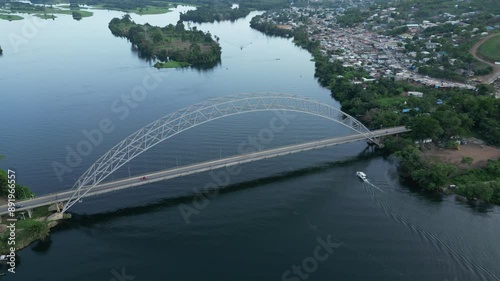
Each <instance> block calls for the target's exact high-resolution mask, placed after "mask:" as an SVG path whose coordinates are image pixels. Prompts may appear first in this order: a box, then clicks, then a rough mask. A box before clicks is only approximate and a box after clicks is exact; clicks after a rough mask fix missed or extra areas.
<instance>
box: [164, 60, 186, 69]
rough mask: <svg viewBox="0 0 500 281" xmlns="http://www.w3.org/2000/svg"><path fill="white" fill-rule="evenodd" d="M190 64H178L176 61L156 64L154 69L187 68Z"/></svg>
mask: <svg viewBox="0 0 500 281" xmlns="http://www.w3.org/2000/svg"><path fill="white" fill-rule="evenodd" d="M190 65H191V64H189V63H187V62H178V61H167V62H158V63H156V64H155V67H156V68H179V67H188V66H190Z"/></svg>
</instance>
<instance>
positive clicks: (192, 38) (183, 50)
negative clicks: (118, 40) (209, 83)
mask: <svg viewBox="0 0 500 281" xmlns="http://www.w3.org/2000/svg"><path fill="white" fill-rule="evenodd" d="M109 29H110V30H111V32H112V33H113V35H115V36H119V37H125V38H127V39H128V40H129V41H130V42H131V43H132V44H134V45H136V46H137V48H138V50H139V52H140V55H141V56H142V57H145V58H148V59H158V60H160V61H161V63H157V64H156V65H155V67H158V68H176V67H185V66H190V65H194V66H206V65H213V64H216V63H218V62H219V61H220V59H221V54H222V52H221V47H220V45H219V43H218V42H216V41H215V40H214V39H213V38H212V35H211V34H210V33H209V32H207V33H205V32H203V31H199V30H197V28H196V27H193V29H191V30H187V29H185V27H184V24H183V23H182V21H179V22H177V25H175V26H174V25H172V24H170V25H168V26H165V27H156V26H151V25H150V24H147V23H146V24H136V23H135V22H133V21H132V19H131V17H130V15H128V14H127V15H124V16H123V17H122V18H121V19H119V18H114V19H112V20H111V22H110V23H109Z"/></svg>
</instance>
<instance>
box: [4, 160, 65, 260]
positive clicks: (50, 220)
mask: <svg viewBox="0 0 500 281" xmlns="http://www.w3.org/2000/svg"><path fill="white" fill-rule="evenodd" d="M8 194H9V187H8V177H7V173H6V171H3V170H0V201H5V202H2V205H3V204H6V203H7V195H8ZM33 197H34V194H33V193H32V192H31V191H30V190H29V188H27V187H26V186H23V185H20V184H17V183H16V185H15V198H16V202H18V201H21V200H25V199H30V198H33ZM16 204H17V203H16ZM56 209H57V207H55V206H50V207H48V206H44V207H39V208H35V209H33V211H32V214H31V217H29V214H28V212H26V211H23V212H16V214H17V217H16V218H17V222H15V233H16V236H15V245H10V244H9V243H8V242H9V237H10V231H9V229H8V228H7V225H8V224H10V222H9V223H7V222H6V217H7V215H4V216H2V219H1V221H0V254H9V253H10V247H12V246H15V248H16V251H18V250H21V249H23V248H26V247H28V246H29V245H31V244H32V243H34V242H36V241H38V240H45V239H47V238H48V237H49V234H50V229H51V228H53V227H55V226H56V225H58V224H59V222H60V221H61V220H62V219H68V218H70V217H71V215H70V214H64V215H62V214H60V213H56V211H57V210H56Z"/></svg>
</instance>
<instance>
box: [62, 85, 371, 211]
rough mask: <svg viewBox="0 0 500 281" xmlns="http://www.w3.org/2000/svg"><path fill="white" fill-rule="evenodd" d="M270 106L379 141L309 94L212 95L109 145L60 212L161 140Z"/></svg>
mask: <svg viewBox="0 0 500 281" xmlns="http://www.w3.org/2000/svg"><path fill="white" fill-rule="evenodd" d="M271 110H284V111H294V112H301V113H306V114H311V115H316V116H319V117H323V118H326V119H329V120H332V121H334V122H337V123H339V124H341V125H343V126H345V127H348V128H350V129H352V130H353V131H355V132H358V133H359V134H362V135H363V136H365V137H366V138H367V139H369V140H371V141H373V142H374V143H375V144H377V145H378V144H379V141H378V139H377V138H375V137H374V136H373V135H372V133H371V132H370V130H369V129H367V128H366V127H365V126H364V125H363V124H361V122H359V121H358V120H356V119H355V118H354V117H352V116H350V115H348V114H346V113H344V112H342V111H340V110H338V109H336V108H334V107H332V106H330V105H328V104H325V103H321V102H318V101H315V100H311V99H308V98H303V97H298V96H294V95H289V94H276V93H255V94H241V95H236V96H226V97H219V98H214V99H210V100H207V101H205V102H201V103H198V104H195V105H192V106H188V107H186V108H183V109H181V110H178V111H176V112H174V113H171V114H169V115H167V116H165V117H163V118H161V119H159V120H157V121H155V122H153V123H151V124H149V125H147V126H145V127H143V128H142V129H140V130H138V131H137V132H135V133H133V134H132V135H130V136H128V137H127V138H125V139H124V140H123V141H121V142H120V143H118V144H117V145H115V146H114V147H113V148H111V149H110V150H109V151H108V152H107V153H105V154H104V155H103V156H101V158H99V159H98V160H97V161H96V162H95V163H94V164H93V165H92V166H90V168H89V169H88V170H87V171H86V172H85V173H84V174H83V175H82V176H81V177H80V178H79V179H78V180H77V181H76V183H75V184H74V185H73V187H72V189H73V190H74V194H73V195H72V197H71V199H70V200H69V201H68V202H67V203H66V204H65V205H64V208H63V212H65V211H67V210H68V209H69V208H70V207H71V206H73V205H74V204H75V203H76V202H78V201H79V200H80V199H81V198H82V197H84V196H85V194H87V193H88V192H89V191H90V190H92V188H93V187H94V186H96V185H98V184H99V183H101V182H102V181H103V180H104V179H105V178H107V177H108V176H109V175H110V174H111V173H113V172H114V171H116V170H117V169H119V168H120V167H122V166H123V165H125V164H126V163H127V162H129V161H130V160H132V159H134V158H135V157H137V156H138V155H140V154H141V153H143V152H145V151H146V150H148V149H150V148H152V147H154V146H155V145H157V144H159V143H160V142H163V141H165V140H167V139H169V138H171V137H173V136H175V135H177V134H179V133H181V132H184V131H186V130H189V129H191V128H193V127H196V126H199V125H202V124H204V123H207V122H210V121H213V120H217V119H220V118H223V117H228V116H232V115H237V114H242V113H249V112H258V111H271ZM83 187H85V189H84V191H82V188H83ZM87 187H89V188H87Z"/></svg>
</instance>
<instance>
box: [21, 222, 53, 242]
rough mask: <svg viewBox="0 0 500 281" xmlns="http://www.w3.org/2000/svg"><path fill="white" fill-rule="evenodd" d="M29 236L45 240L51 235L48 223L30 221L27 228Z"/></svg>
mask: <svg viewBox="0 0 500 281" xmlns="http://www.w3.org/2000/svg"><path fill="white" fill-rule="evenodd" d="M25 231H26V233H27V235H28V236H30V237H33V238H35V239H37V240H44V239H45V238H47V237H48V236H49V233H50V230H49V226H48V225H47V223H45V222H43V221H35V220H34V221H30V223H29V224H28V226H27V227H26V229H25Z"/></svg>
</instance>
